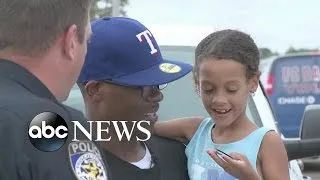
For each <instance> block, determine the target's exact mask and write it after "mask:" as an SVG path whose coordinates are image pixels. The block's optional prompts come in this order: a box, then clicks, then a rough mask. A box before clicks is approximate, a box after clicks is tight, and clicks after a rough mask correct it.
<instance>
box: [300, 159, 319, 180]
mask: <svg viewBox="0 0 320 180" xmlns="http://www.w3.org/2000/svg"><path fill="white" fill-rule="evenodd" d="M303 174H304V175H307V176H310V177H311V178H312V180H320V160H317V161H315V160H314V161H309V160H304V171H303Z"/></svg>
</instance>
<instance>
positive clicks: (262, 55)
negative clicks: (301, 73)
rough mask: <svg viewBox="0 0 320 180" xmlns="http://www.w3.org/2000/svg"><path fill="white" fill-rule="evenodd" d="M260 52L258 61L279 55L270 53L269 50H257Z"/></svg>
mask: <svg viewBox="0 0 320 180" xmlns="http://www.w3.org/2000/svg"><path fill="white" fill-rule="evenodd" d="M259 51H260V59H265V58H268V57H271V56H277V55H279V53H277V52H272V51H271V50H270V49H269V48H259Z"/></svg>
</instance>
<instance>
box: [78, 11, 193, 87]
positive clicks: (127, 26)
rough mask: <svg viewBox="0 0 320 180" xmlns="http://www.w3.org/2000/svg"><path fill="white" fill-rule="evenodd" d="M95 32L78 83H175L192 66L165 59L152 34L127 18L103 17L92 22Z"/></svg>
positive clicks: (147, 84)
mask: <svg viewBox="0 0 320 180" xmlns="http://www.w3.org/2000/svg"><path fill="white" fill-rule="evenodd" d="M91 29H92V32H93V35H92V38H91V40H90V43H89V44H88V50H87V55H86V59H85V62H84V65H83V67H82V70H81V72H80V76H79V78H78V83H84V82H88V81H91V80H111V81H113V82H115V83H120V84H127V85H133V86H153V85H161V84H166V83H169V82H172V81H175V80H177V79H179V78H181V77H183V76H185V75H186V74H188V73H189V72H190V71H191V70H192V65H190V64H187V63H184V62H181V61H176V60H167V59H163V58H162V55H161V52H160V48H159V46H158V44H157V42H156V40H155V38H154V36H153V35H152V33H151V32H150V31H149V30H148V29H147V28H146V27H145V26H144V25H142V24H141V23H140V22H138V21H137V20H134V19H131V18H125V17H104V18H101V19H98V20H95V21H93V22H92V23H91Z"/></svg>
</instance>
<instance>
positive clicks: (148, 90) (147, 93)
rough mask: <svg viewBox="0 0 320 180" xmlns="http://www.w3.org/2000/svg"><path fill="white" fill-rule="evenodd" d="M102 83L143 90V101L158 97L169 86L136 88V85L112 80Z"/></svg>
mask: <svg viewBox="0 0 320 180" xmlns="http://www.w3.org/2000/svg"><path fill="white" fill-rule="evenodd" d="M100 82H103V83H108V84H113V85H117V86H122V87H126V88H131V89H139V90H141V97H142V98H143V99H147V98H149V97H151V98H152V97H156V96H158V95H159V91H161V90H163V89H164V88H166V87H167V86H168V83H166V84H161V85H154V86H134V85H129V84H123V83H118V82H114V81H112V80H102V81H100Z"/></svg>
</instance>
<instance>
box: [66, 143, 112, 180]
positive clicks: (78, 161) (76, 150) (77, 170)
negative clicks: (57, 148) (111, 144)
mask: <svg viewBox="0 0 320 180" xmlns="http://www.w3.org/2000/svg"><path fill="white" fill-rule="evenodd" d="M68 152H69V160H70V164H71V168H72V170H73V172H74V174H75V175H76V177H77V179H78V180H108V176H107V169H106V166H105V165H104V163H103V160H102V158H101V154H100V151H99V149H98V148H97V147H96V145H95V144H94V143H92V142H90V141H78V142H71V143H70V144H69V147H68Z"/></svg>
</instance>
